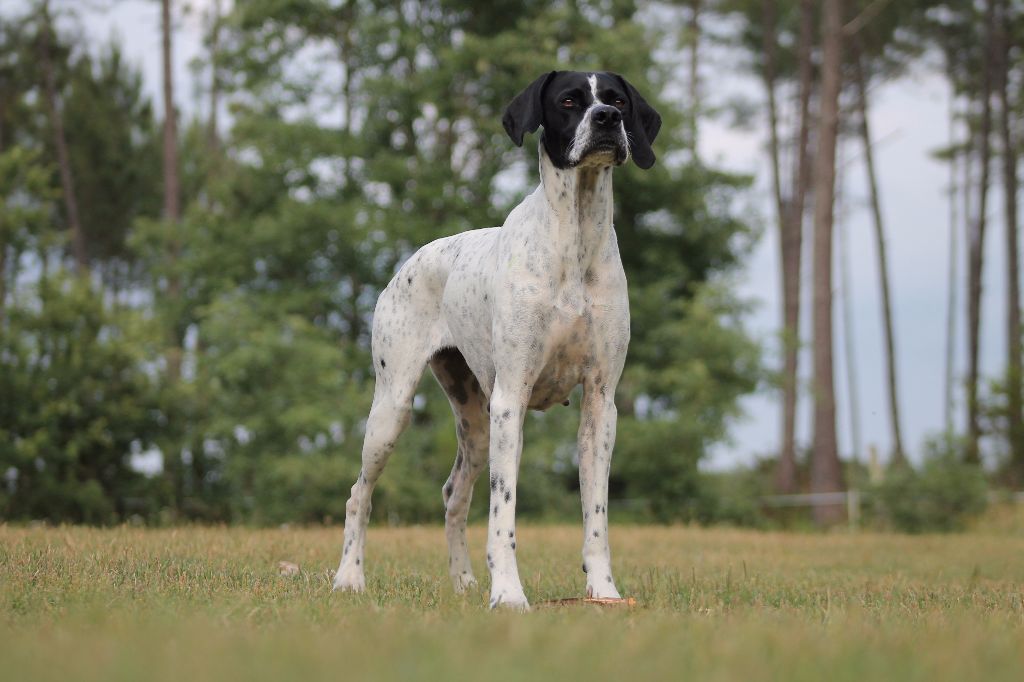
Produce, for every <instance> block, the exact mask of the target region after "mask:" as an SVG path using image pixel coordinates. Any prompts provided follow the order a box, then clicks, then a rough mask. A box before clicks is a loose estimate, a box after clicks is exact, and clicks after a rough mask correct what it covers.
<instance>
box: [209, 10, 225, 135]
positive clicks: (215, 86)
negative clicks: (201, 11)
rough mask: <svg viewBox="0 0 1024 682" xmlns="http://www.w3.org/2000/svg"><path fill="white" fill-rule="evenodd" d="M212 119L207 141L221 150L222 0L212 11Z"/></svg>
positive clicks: (210, 119)
mask: <svg viewBox="0 0 1024 682" xmlns="http://www.w3.org/2000/svg"><path fill="white" fill-rule="evenodd" d="M210 12H211V16H212V20H211V23H210V118H209V120H208V121H207V124H206V139H207V144H208V145H209V147H210V150H211V151H213V152H214V154H216V153H217V151H218V150H219V149H220V132H219V124H218V116H219V114H220V30H221V24H222V12H221V0H214V1H213V7H212V8H211V9H210Z"/></svg>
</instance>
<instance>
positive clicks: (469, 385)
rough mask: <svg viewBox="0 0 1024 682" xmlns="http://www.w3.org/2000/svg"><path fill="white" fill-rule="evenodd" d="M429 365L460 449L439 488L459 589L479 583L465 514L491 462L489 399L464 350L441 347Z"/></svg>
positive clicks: (454, 582)
mask: <svg viewBox="0 0 1024 682" xmlns="http://www.w3.org/2000/svg"><path fill="white" fill-rule="evenodd" d="M430 369H431V371H433V373H434V377H435V378H436V379H437V382H438V383H439V384H441V388H443V389H444V391H445V393H446V394H447V395H448V402H450V403H451V406H452V412H453V413H454V414H455V432H456V434H457V435H458V441H459V449H458V452H457V454H456V455H455V464H454V465H452V473H451V475H450V476H449V477H448V480H447V481H446V482H445V484H444V487H443V488H442V489H441V498H442V499H443V500H444V506H445V516H444V532H445V536H446V537H447V539H448V573H449V574H450V575H451V578H452V585H453V586H454V587H455V591H456V592H463V591H465V589H466V588H468V587H471V586H474V585H476V578H474V577H473V568H472V566H471V565H470V562H469V547H468V545H467V543H466V517H467V516H468V515H469V503H470V501H471V499H472V497H473V484H474V483H475V482H476V479H477V477H478V476H479V475H480V472H481V471H483V469H484V465H485V464H486V463H487V445H488V442H489V439H490V419H489V417H488V415H487V399H486V398H485V397H484V394H483V390H482V389H481V388H480V382H479V381H477V378H476V376H475V375H474V374H473V372H472V371H471V370H470V369H469V366H468V365H467V364H466V360H465V358H463V357H462V353H460V352H459V351H458V350H456V349H454V348H446V349H444V350H441V351H439V352H438V353H437V354H436V355H434V357H433V358H431V360H430Z"/></svg>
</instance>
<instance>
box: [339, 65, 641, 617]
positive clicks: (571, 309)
mask: <svg viewBox="0 0 1024 682" xmlns="http://www.w3.org/2000/svg"><path fill="white" fill-rule="evenodd" d="M503 123H504V125H505V129H506V131H508V133H509V136H510V137H511V138H512V140H513V141H514V142H515V143H516V144H517V145H521V144H522V141H523V136H524V134H526V133H528V132H533V131H535V130H537V128H538V127H541V126H543V128H544V133H543V135H542V139H541V144H540V178H541V183H540V186H539V187H538V188H537V189H536V190H535V191H534V192H533V193H532V194H531V195H530V196H528V197H527V198H526V199H525V200H523V202H522V203H521V204H519V205H518V206H517V207H516V208H515V209H513V211H512V212H511V213H510V214H509V216H508V218H507V219H506V220H505V224H504V225H502V226H501V227H492V228H487V229H481V230H473V231H470V232H464V233H462V234H458V235H455V236H452V237H446V238H444V239H438V240H437V241H434V242H432V243H430V244H427V245H426V246H424V247H423V248H421V249H420V250H419V251H417V252H416V253H415V254H414V255H413V256H412V258H410V259H409V260H408V261H407V262H406V263H405V264H404V265H403V266H402V267H401V269H399V271H398V273H397V274H396V275H395V277H394V279H392V280H391V283H390V284H388V286H387V288H385V289H384V291H383V292H382V293H381V295H380V298H379V299H378V301H377V308H376V311H375V313H374V318H373V363H374V370H375V371H376V375H377V384H376V388H375V390H374V396H373V406H372V407H371V409H370V416H369V418H368V420H367V423H366V436H365V440H364V443H363V454H362V471H361V473H360V475H359V478H358V480H357V481H356V483H355V485H353V486H352V496H351V497H350V498H349V500H348V503H347V505H346V516H345V542H344V546H343V549H342V557H341V565H340V567H339V568H338V572H337V574H336V575H335V579H334V587H335V589H347V590H363V589H365V578H364V573H363V549H364V544H365V535H366V524H367V521H368V518H369V514H370V506H371V505H370V496H371V494H372V491H373V486H374V484H375V483H376V481H377V479H378V477H379V476H380V474H381V471H382V470H383V468H384V464H385V462H386V461H387V458H388V456H389V455H390V454H391V451H392V449H393V447H394V444H395V440H396V439H397V438H398V436H399V434H400V433H401V432H402V430H403V429H404V428H405V426H406V425H407V424H408V422H409V416H410V411H411V405H412V398H413V394H414V392H415V390H416V386H417V384H418V383H419V379H420V376H421V374H422V372H423V368H424V366H425V365H427V364H429V365H430V368H431V371H433V373H434V376H435V377H436V378H437V380H438V382H439V383H440V384H441V386H442V387H443V388H444V390H445V392H446V393H447V395H448V400H449V402H450V403H451V406H452V411H453V412H454V414H455V427H456V432H457V435H458V443H459V447H458V452H457V453H456V455H455V464H454V466H453V467H452V472H451V475H450V476H449V478H448V481H447V482H446V483H445V484H444V487H443V488H442V497H443V500H444V504H445V510H446V513H445V534H446V536H447V539H448V551H449V573H450V575H451V578H452V581H453V583H454V586H455V589H456V590H457V591H462V590H465V589H466V588H467V587H469V586H471V585H474V584H475V583H476V580H475V578H474V576H473V571H472V568H471V567H470V561H469V549H468V546H467V543H466V516H467V513H468V511H469V503H470V496H471V494H472V491H473V483H474V481H476V479H477V477H478V476H479V474H480V472H481V471H482V470H483V468H484V465H485V464H489V468H490V497H491V499H490V503H489V507H488V508H489V510H490V513H489V523H488V534H487V567H488V569H489V570H490V573H491V599H490V604H491V606H492V607H493V606H498V605H502V606H509V607H513V608H523V609H525V608H528V602H527V600H526V595H525V594H524V593H523V587H522V584H521V583H520V580H519V569H518V567H517V565H516V558H515V549H516V531H515V507H516V479H517V475H518V469H519V458H520V455H521V453H522V428H523V419H524V417H525V415H526V411H527V409H534V410H545V409H547V408H548V407H551V406H552V405H554V404H556V403H562V402H564V401H566V400H567V397H568V395H569V392H570V391H571V390H572V389H573V388H574V387H575V386H577V385H578V384H582V385H583V399H582V404H581V411H582V415H581V417H582V418H581V422H580V428H579V437H578V439H579V442H578V447H579V462H580V464H579V470H580V491H581V497H582V504H583V521H584V540H583V570H584V571H585V572H586V574H587V595H588V596H593V597H618V596H619V592H618V590H617V589H616V588H615V580H614V578H613V577H612V570H611V561H610V555H609V548H608V514H607V502H608V473H609V467H610V464H611V456H612V447H613V444H614V442H615V421H616V409H615V402H614V396H615V387H616V385H617V383H618V381H619V376H620V375H621V373H622V366H623V361H624V359H625V356H626V346H627V344H628V342H629V302H628V298H627V295H626V277H625V274H624V273H623V270H622V263H621V261H620V259H619V251H618V244H617V242H616V239H615V231H614V229H613V227H612V167H613V166H615V165H621V164H622V163H624V162H625V161H626V160H627V159H629V158H630V157H631V156H632V158H633V159H634V161H635V162H636V163H637V165H639V166H640V167H642V168H649V167H650V166H651V165H652V164H653V163H654V153H653V152H652V150H651V147H650V145H651V142H653V141H654V138H655V136H656V135H657V133H658V129H659V127H660V125H661V119H660V117H659V116H658V114H657V113H656V112H655V111H654V110H653V109H652V108H651V107H650V106H649V105H648V104H647V103H646V102H645V101H644V99H643V98H642V97H641V96H640V95H639V93H637V91H636V90H635V89H634V88H633V87H632V86H631V85H630V84H629V83H628V82H626V81H625V80H624V79H623V78H622V77H620V76H617V75H615V74H610V73H597V74H586V73H578V72H551V73H548V74H545V75H543V76H541V77H540V78H538V79H537V80H536V81H534V83H533V84H531V85H530V86H529V87H528V88H527V89H526V90H524V91H523V92H522V93H521V94H520V95H519V96H517V97H516V99H515V100H513V101H512V103H511V104H510V105H509V106H508V108H507V110H506V112H505V116H504V118H503ZM566 404H567V403H566Z"/></svg>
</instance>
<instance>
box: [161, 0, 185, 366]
mask: <svg viewBox="0 0 1024 682" xmlns="http://www.w3.org/2000/svg"><path fill="white" fill-rule="evenodd" d="M161 10H162V16H161V29H162V33H163V76H164V83H163V86H164V139H163V142H164V149H163V151H164V159H163V161H164V167H163V172H164V173H163V175H164V210H163V215H164V220H165V221H167V223H168V225H169V229H170V230H171V238H170V240H169V244H168V253H167V261H168V269H169V275H168V279H167V296H168V298H169V299H170V301H171V302H172V305H173V303H174V302H175V301H177V300H178V298H179V297H180V296H181V280H180V278H179V275H178V272H177V267H178V256H179V253H180V251H181V245H180V244H179V243H178V227H177V223H178V221H179V220H180V219H181V181H180V179H179V176H178V124H177V112H176V111H175V109H174V65H173V62H172V50H171V32H172V27H171V0H161ZM178 326H179V325H178V323H177V320H173V321H172V323H171V339H170V341H171V347H170V349H169V350H168V353H167V374H168V376H169V377H170V379H171V381H176V380H177V379H178V378H179V377H180V376H181V356H182V350H181V338H180V336H181V334H180V333H179V330H178Z"/></svg>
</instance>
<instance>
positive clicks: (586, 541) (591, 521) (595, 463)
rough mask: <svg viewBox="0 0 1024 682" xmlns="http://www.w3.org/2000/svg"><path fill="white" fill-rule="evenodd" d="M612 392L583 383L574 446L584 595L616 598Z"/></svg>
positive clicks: (617, 592)
mask: <svg viewBox="0 0 1024 682" xmlns="http://www.w3.org/2000/svg"><path fill="white" fill-rule="evenodd" d="M598 381H599V380H598ZM614 394H615V391H614V389H612V388H611V387H609V386H605V385H596V384H595V383H592V382H586V383H585V384H584V388H583V402H582V405H581V410H580V412H581V414H580V430H579V437H578V447H579V457H580V498H581V500H582V503H583V570H584V572H585V573H586V574H587V596H588V597H596V598H611V599H618V598H619V591H618V590H617V589H615V580H614V579H613V578H612V565H611V553H610V550H609V547H608V474H609V471H610V470H611V463H612V448H613V447H614V445H615V419H616V416H617V412H616V409H615V400H614V397H613V396H614Z"/></svg>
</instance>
